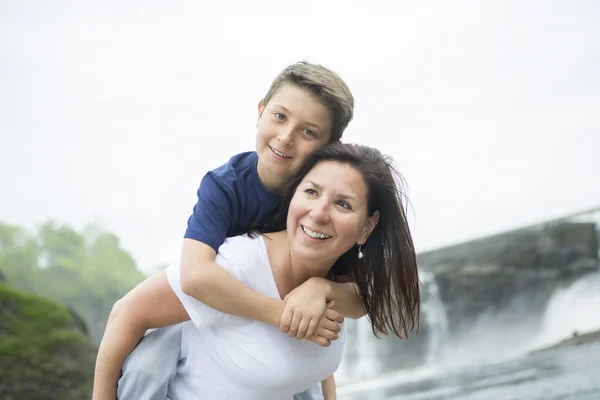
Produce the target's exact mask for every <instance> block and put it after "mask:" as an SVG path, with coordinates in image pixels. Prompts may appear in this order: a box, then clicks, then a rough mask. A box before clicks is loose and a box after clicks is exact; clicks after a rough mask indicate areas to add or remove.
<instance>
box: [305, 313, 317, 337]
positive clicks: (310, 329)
mask: <svg viewBox="0 0 600 400" xmlns="http://www.w3.org/2000/svg"><path fill="white" fill-rule="evenodd" d="M317 326H319V318H311V320H310V322H309V323H308V328H307V329H306V335H305V336H304V338H305V339H307V340H308V339H310V338H311V336H312V335H314V334H315V330H316V329H317Z"/></svg>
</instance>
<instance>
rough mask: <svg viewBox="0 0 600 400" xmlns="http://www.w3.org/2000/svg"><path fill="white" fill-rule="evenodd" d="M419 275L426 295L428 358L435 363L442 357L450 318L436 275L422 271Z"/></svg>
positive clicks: (422, 313)
mask: <svg viewBox="0 0 600 400" xmlns="http://www.w3.org/2000/svg"><path fill="white" fill-rule="evenodd" d="M419 276H420V277H421V282H422V284H423V286H424V292H425V296H423V297H422V299H423V302H422V304H421V309H422V310H421V315H422V318H423V319H424V322H425V323H426V324H427V328H428V337H429V343H428V347H427V358H426V360H427V364H433V363H435V362H436V361H437V360H438V358H439V357H440V355H441V353H442V346H443V344H444V340H445V339H446V338H447V337H448V318H447V316H446V310H445V309H444V304H443V303H442V300H441V299H440V295H439V288H438V285H437V281H436V279H435V275H434V274H433V273H431V272H421V273H420V274H419ZM424 297H425V298H424Z"/></svg>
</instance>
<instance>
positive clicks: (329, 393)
mask: <svg viewBox="0 0 600 400" xmlns="http://www.w3.org/2000/svg"><path fill="white" fill-rule="evenodd" d="M321 388H322V389H323V399H324V400H336V399H337V394H336V392H335V378H334V377H333V375H331V376H330V377H329V378H327V379H325V380H324V381H323V382H321Z"/></svg>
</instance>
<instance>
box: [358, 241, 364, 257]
mask: <svg viewBox="0 0 600 400" xmlns="http://www.w3.org/2000/svg"><path fill="white" fill-rule="evenodd" d="M363 256H364V254H363V252H362V244H359V245H358V259H359V260H360V259H362V258H363Z"/></svg>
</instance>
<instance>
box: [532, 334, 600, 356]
mask: <svg viewBox="0 0 600 400" xmlns="http://www.w3.org/2000/svg"><path fill="white" fill-rule="evenodd" d="M592 342H600V330H599V331H593V332H587V333H583V334H580V333H578V332H577V331H575V332H573V335H572V336H571V337H570V338H568V339H565V340H562V341H560V342H558V343H556V344H553V345H551V346H547V347H543V348H541V349H537V350H533V351H531V352H530V354H535V353H540V352H543V351H548V350H553V349H556V348H559V347H570V346H580V345H582V344H587V343H592Z"/></svg>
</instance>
